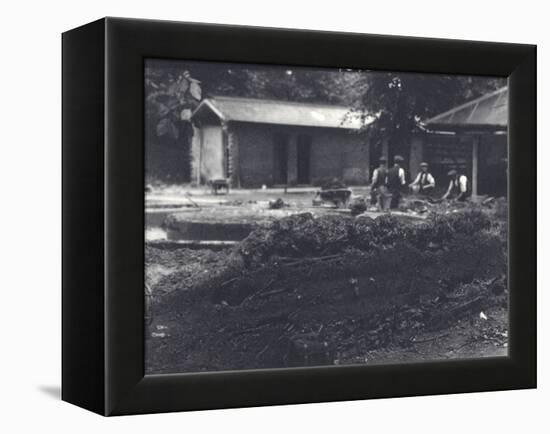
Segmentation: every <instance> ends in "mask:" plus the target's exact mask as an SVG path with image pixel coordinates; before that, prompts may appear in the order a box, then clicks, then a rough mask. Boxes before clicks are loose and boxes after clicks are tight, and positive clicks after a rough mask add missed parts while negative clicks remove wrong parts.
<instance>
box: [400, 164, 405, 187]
mask: <svg viewBox="0 0 550 434" xmlns="http://www.w3.org/2000/svg"><path fill="white" fill-rule="evenodd" d="M399 180H400V181H401V185H405V169H403V168H402V167H400V168H399Z"/></svg>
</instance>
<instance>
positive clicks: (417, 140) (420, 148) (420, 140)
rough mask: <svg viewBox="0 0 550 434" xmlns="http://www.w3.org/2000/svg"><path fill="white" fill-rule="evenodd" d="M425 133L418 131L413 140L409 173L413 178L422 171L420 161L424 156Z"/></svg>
mask: <svg viewBox="0 0 550 434" xmlns="http://www.w3.org/2000/svg"><path fill="white" fill-rule="evenodd" d="M423 154H424V134H422V133H416V134H415V135H414V136H413V138H412V140H411V151H410V154H409V175H410V178H411V180H413V179H415V178H416V175H417V174H418V172H419V171H420V163H422V159H423V158H424V155H423Z"/></svg>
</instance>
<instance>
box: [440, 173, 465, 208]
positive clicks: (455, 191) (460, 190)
mask: <svg viewBox="0 0 550 434" xmlns="http://www.w3.org/2000/svg"><path fill="white" fill-rule="evenodd" d="M447 175H448V176H449V188H448V189H447V192H446V193H445V194H444V195H443V198H442V199H447V198H449V199H456V200H458V201H460V202H463V201H465V200H466V199H467V198H468V197H469V196H470V188H469V183H468V177H467V176H466V175H464V174H462V175H459V174H458V172H457V171H456V170H454V169H453V170H451V171H449V173H448V174H447Z"/></svg>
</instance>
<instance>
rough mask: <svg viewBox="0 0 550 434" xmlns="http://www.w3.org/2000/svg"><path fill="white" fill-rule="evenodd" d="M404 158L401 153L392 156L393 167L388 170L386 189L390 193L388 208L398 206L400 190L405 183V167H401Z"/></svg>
mask: <svg viewBox="0 0 550 434" xmlns="http://www.w3.org/2000/svg"><path fill="white" fill-rule="evenodd" d="M403 161H405V159H404V158H403V157H402V156H401V155H396V156H395V157H393V167H392V168H391V169H390V170H388V190H389V191H390V194H391V201H390V209H397V208H399V202H400V201H401V190H402V189H403V186H404V185H405V169H403V167H401V165H402V164H403Z"/></svg>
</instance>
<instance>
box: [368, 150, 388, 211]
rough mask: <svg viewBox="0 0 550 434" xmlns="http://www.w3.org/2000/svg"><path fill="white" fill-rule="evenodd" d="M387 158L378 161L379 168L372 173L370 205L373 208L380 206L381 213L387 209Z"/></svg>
mask: <svg viewBox="0 0 550 434" xmlns="http://www.w3.org/2000/svg"><path fill="white" fill-rule="evenodd" d="M386 162H387V160H386V158H385V157H380V158H379V159H378V167H377V168H376V169H374V172H373V173H372V183H371V185H370V203H371V205H372V206H376V204H378V206H379V208H380V211H383V210H384V208H385V202H386V201H385V193H386V181H387V177H388V169H387V168H386Z"/></svg>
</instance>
